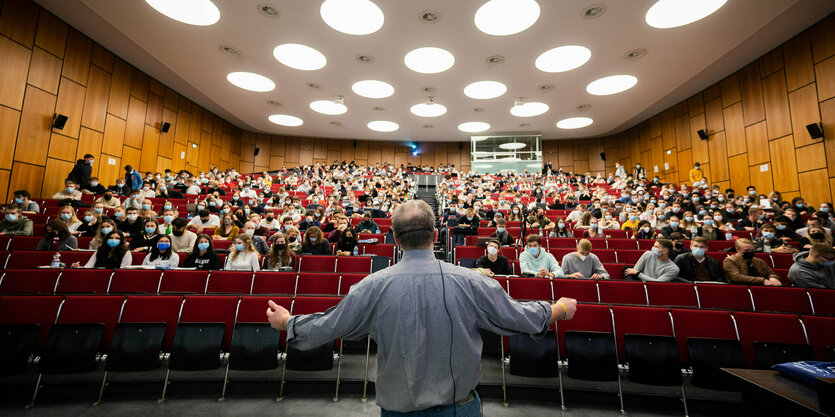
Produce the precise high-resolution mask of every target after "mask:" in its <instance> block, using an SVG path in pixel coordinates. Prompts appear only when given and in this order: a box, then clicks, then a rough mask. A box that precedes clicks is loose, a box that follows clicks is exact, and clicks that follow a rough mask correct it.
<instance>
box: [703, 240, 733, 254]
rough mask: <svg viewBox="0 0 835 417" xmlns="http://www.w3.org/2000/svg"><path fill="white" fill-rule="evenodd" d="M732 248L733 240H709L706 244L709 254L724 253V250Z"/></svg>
mask: <svg viewBox="0 0 835 417" xmlns="http://www.w3.org/2000/svg"><path fill="white" fill-rule="evenodd" d="M732 247H734V241H733V240H710V241H708V242H707V250H708V251H709V252H724V251H725V249H728V248H732Z"/></svg>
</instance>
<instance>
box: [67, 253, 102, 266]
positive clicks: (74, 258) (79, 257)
mask: <svg viewBox="0 0 835 417" xmlns="http://www.w3.org/2000/svg"><path fill="white" fill-rule="evenodd" d="M94 253H95V252H93V251H71V252H61V262H63V263H65V264H66V265H67V266H68V267H69V266H72V264H74V263H76V262H78V263H79V264H81V266H84V265H86V264H87V261H89V260H90V258H91V257H92V256H93V254H94Z"/></svg>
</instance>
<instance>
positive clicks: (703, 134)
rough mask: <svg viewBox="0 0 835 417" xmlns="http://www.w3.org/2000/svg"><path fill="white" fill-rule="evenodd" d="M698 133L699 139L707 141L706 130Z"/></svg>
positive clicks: (700, 130)
mask: <svg viewBox="0 0 835 417" xmlns="http://www.w3.org/2000/svg"><path fill="white" fill-rule="evenodd" d="M696 133H698V134H699V139H701V140H707V132H705V130H704V129H699V130H698V131H697V132H696Z"/></svg>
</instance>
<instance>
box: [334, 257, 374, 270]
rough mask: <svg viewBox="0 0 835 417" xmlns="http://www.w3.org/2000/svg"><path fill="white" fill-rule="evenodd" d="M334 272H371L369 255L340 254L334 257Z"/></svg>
mask: <svg viewBox="0 0 835 417" xmlns="http://www.w3.org/2000/svg"><path fill="white" fill-rule="evenodd" d="M336 272H356V273H360V272H365V273H371V257H368V256H340V257H338V258H337V259H336Z"/></svg>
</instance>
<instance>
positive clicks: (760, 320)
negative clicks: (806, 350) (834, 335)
mask: <svg viewBox="0 0 835 417" xmlns="http://www.w3.org/2000/svg"><path fill="white" fill-rule="evenodd" d="M734 320H736V325H737V329H738V331H739V340H740V341H741V342H742V351H743V352H744V353H745V359H746V360H747V361H748V366H749V367H751V368H754V367H758V368H767V367H769V366H771V365H773V363H768V362H770V359H769V356H770V354H773V353H774V351H772V350H771V349H770V347H769V346H763V345H762V343H766V344H772V345H771V346H773V344H794V345H806V335H805V333H804V331H803V326H802V325H801V323H800V320H799V319H798V316H797V315H794V314H770V313H753V312H741V311H740V312H735V313H734ZM755 344H757V346H755ZM777 348H778V349H779V348H780V346H777ZM756 352H761V353H764V355H759V356H758V355H757V354H756Z"/></svg>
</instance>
